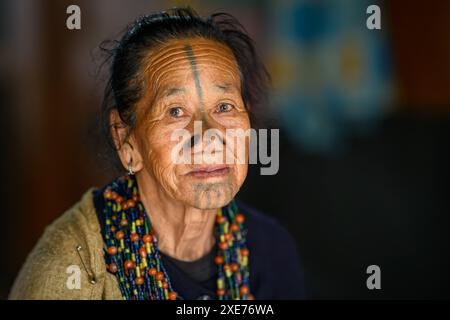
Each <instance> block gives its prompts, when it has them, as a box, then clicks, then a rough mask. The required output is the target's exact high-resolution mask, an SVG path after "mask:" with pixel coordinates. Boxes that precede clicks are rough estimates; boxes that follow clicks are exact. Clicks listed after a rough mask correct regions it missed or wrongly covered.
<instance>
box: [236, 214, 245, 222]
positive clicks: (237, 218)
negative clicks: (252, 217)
mask: <svg viewBox="0 0 450 320" xmlns="http://www.w3.org/2000/svg"><path fill="white" fill-rule="evenodd" d="M244 220H245V217H244V215H243V214H242V213H239V214H237V215H236V222H237V223H239V224H241V223H243V222H244Z"/></svg>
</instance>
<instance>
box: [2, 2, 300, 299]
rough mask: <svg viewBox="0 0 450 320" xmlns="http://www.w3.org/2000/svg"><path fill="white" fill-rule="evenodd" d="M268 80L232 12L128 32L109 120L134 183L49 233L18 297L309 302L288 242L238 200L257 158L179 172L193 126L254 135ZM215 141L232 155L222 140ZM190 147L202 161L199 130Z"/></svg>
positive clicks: (165, 15) (107, 107) (112, 188)
mask: <svg viewBox="0 0 450 320" xmlns="http://www.w3.org/2000/svg"><path fill="white" fill-rule="evenodd" d="M267 82H268V76H267V73H266V71H265V68H264V66H263V65H262V63H261V62H260V60H259V59H258V57H257V55H256V54H255V50H254V47H253V44H252V41H251V39H250V38H249V37H248V36H247V35H246V34H245V32H244V31H243V29H242V27H241V26H240V25H239V23H238V22H237V21H236V20H235V19H234V18H232V17H231V16H229V15H226V14H216V15H213V16H211V17H209V18H208V19H203V18H201V17H199V16H198V15H197V14H196V13H195V12H194V11H193V10H191V9H173V10H170V11H168V12H162V13H158V14H152V15H148V16H145V17H143V18H141V19H139V20H138V21H136V22H135V23H134V24H132V25H131V26H130V27H129V28H128V30H127V31H126V33H125V35H124V36H123V37H122V39H121V40H120V41H119V42H117V46H116V47H115V48H113V50H112V63H111V69H110V80H109V82H108V85H107V90H106V91H105V99H104V103H103V110H102V112H103V122H104V123H103V126H104V127H105V129H106V130H105V131H106V134H107V136H108V138H109V140H110V142H111V146H112V147H113V148H114V152H115V156H117V160H119V161H120V163H121V165H122V166H123V167H124V168H125V169H126V171H127V173H126V174H125V175H123V176H121V177H118V178H117V179H116V180H114V181H113V182H111V183H110V184H108V185H106V186H104V187H103V188H100V189H90V190H88V191H87V192H86V193H85V195H84V196H83V197H82V199H81V201H80V202H79V203H77V204H76V205H75V206H74V207H72V208H71V209H69V210H68V211H67V212H66V213H64V214H63V215H62V216H61V217H60V218H59V219H57V220H56V221H55V222H54V223H53V224H52V225H51V226H49V227H48V228H47V229H46V231H45V233H44V235H43V236H42V238H41V239H40V241H39V242H38V244H37V245H36V247H35V248H34V249H33V251H32V253H31V254H30V255H29V257H28V259H27V261H26V263H25V265H24V266H23V268H22V270H21V271H20V274H19V276H18V277H17V279H16V281H15V284H14V286H13V288H12V291H11V294H10V298H12V299H141V300H144V299H166V300H167V299H170V300H174V299H221V300H228V299H297V298H302V297H303V292H304V283H303V280H302V273H301V270H300V264H299V260H298V255H297V253H296V249H295V245H294V242H293V239H292V237H291V236H290V235H289V234H288V233H287V232H286V231H285V230H284V229H283V228H282V227H280V226H279V225H278V224H277V223H276V222H275V221H274V220H273V219H272V218H269V217H267V216H265V215H263V214H261V213H258V212H256V211H255V210H253V209H251V208H250V207H248V206H246V205H244V204H243V203H240V202H237V201H234V200H233V199H234V197H235V195H236V193H237V192H238V190H239V189H240V187H241V185H242V184H243V182H244V180H245V177H246V174H247V165H248V161H244V162H239V161H233V162H232V163H229V162H225V161H222V162H214V163H213V164H210V162H208V161H204V162H200V163H197V162H194V163H189V162H183V161H181V162H180V161H175V160H177V159H175V158H177V156H175V157H174V154H175V155H177V152H175V153H174V151H173V150H175V148H176V146H177V145H179V144H180V141H179V139H178V140H177V139H173V133H174V132H175V131H176V130H180V129H184V130H187V132H191V133H193V132H194V126H195V123H196V122H197V123H200V124H201V125H202V127H203V128H205V129H215V130H216V132H222V133H225V131H226V130H228V129H242V130H244V131H245V130H247V129H249V128H250V127H251V125H250V118H251V117H250V111H251V110H252V111H253V112H255V111H256V110H257V107H258V104H260V102H261V100H262V97H264V94H266V92H265V91H266V87H267V86H266V84H267ZM218 137H219V135H218ZM183 139H184V140H183ZM215 141H216V143H217V141H219V144H220V145H223V146H224V148H225V149H227V148H229V147H228V144H229V141H228V140H227V136H226V135H225V134H224V135H222V136H221V138H218V139H217V140H215ZM181 143H182V144H183V145H188V146H191V147H193V148H191V149H188V150H191V151H190V152H191V153H192V155H194V156H198V154H199V153H203V152H204V149H201V148H200V149H196V147H197V146H198V145H201V144H205V142H204V141H203V140H202V139H201V137H198V136H196V135H195V134H194V135H192V136H191V137H184V138H183V137H182V139H181ZM239 148H244V149H245V151H247V153H248V149H249V148H248V141H246V143H245V145H244V146H240V147H239V146H237V147H236V148H231V147H230V148H229V149H231V152H232V154H233V155H234V158H235V159H237V158H238V157H237V152H240V150H239ZM199 150H200V151H199ZM227 151H229V150H227ZM241 151H242V150H241ZM213 154H214V157H215V158H217V156H219V158H220V157H222V156H223V155H224V154H225V152H223V151H221V152H220V151H217V152H213ZM247 156H248V155H247ZM247 159H248V158H247ZM217 163H219V164H217Z"/></svg>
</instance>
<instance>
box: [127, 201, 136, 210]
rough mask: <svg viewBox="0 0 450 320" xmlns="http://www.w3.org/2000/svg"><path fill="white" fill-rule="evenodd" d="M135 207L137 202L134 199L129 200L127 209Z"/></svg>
mask: <svg viewBox="0 0 450 320" xmlns="http://www.w3.org/2000/svg"><path fill="white" fill-rule="evenodd" d="M135 205H136V202H134V201H133V200H132V199H129V200H128V201H127V207H128V208H134V206H135Z"/></svg>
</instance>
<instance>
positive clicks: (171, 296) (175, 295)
mask: <svg viewBox="0 0 450 320" xmlns="http://www.w3.org/2000/svg"><path fill="white" fill-rule="evenodd" d="M169 300H177V293H176V292H175V291H171V292H169Z"/></svg>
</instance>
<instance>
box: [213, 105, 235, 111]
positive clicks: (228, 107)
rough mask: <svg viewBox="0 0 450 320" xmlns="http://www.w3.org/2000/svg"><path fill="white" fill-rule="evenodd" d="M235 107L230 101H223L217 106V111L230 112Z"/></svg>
mask: <svg viewBox="0 0 450 320" xmlns="http://www.w3.org/2000/svg"><path fill="white" fill-rule="evenodd" d="M233 108H234V107H233V106H232V105H231V104H229V103H221V104H219V106H218V107H217V112H219V113H223V112H230V111H231V110H232V109H233Z"/></svg>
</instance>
